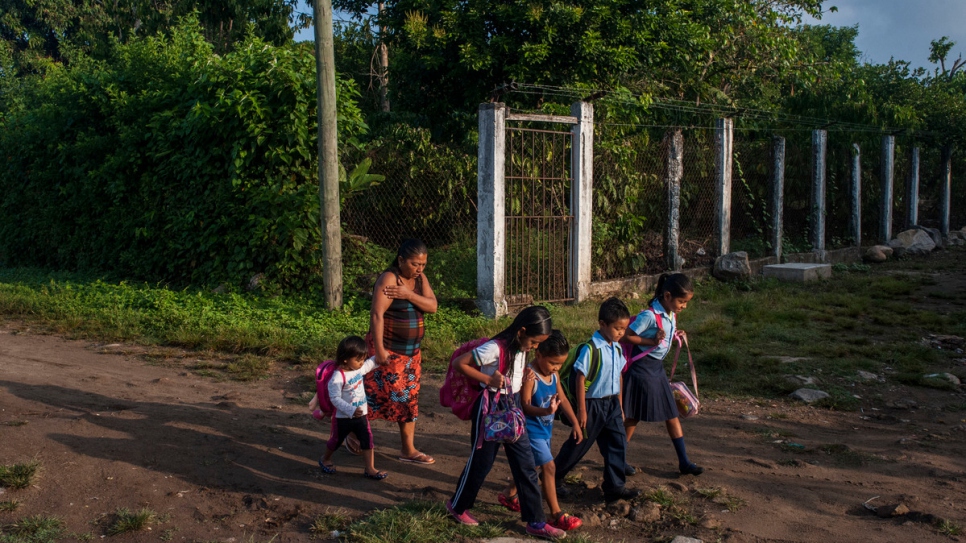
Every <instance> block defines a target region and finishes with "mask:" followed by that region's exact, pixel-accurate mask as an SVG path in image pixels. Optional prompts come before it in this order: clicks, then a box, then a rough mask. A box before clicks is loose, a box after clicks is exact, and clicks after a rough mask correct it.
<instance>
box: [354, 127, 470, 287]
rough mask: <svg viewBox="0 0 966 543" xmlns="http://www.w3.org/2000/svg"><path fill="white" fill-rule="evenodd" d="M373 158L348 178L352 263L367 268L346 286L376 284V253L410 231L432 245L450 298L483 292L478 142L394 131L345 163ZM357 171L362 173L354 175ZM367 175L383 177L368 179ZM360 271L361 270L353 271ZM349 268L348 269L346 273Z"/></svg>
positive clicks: (433, 266) (436, 275) (432, 262)
mask: <svg viewBox="0 0 966 543" xmlns="http://www.w3.org/2000/svg"><path fill="white" fill-rule="evenodd" d="M365 159H369V160H371V161H372V166H371V167H370V169H369V170H368V172H359V171H356V172H353V171H349V172H347V175H346V179H345V180H343V182H342V183H341V185H342V187H341V191H342V198H343V205H342V223H343V229H344V231H345V233H346V234H348V235H349V239H350V241H351V243H350V244H346V243H344V244H343V245H344V247H345V250H344V255H343V256H344V260H345V261H346V265H347V266H350V267H351V266H354V265H358V266H359V267H360V268H362V269H360V270H358V273H356V274H355V276H354V277H347V280H350V281H355V282H357V283H358V284H354V285H351V284H350V285H347V287H349V288H354V289H356V290H358V291H360V292H368V291H369V289H371V288H372V281H373V280H374V277H373V275H372V273H373V272H375V271H379V270H376V269H373V266H374V264H375V263H374V262H372V261H373V260H374V261H376V262H378V263H380V264H381V262H383V261H385V263H386V264H385V265H388V260H389V259H390V258H391V257H392V255H394V254H395V251H396V248H397V247H399V244H400V243H401V242H402V241H403V240H404V239H407V238H418V239H421V240H423V241H424V242H425V243H426V245H427V246H428V247H429V250H430V254H429V262H428V265H427V268H426V274H427V276H428V277H429V278H430V281H431V282H432V285H433V287H434V289H435V290H436V291H437V293H439V294H441V295H442V296H444V297H447V298H473V297H475V296H476V224H477V216H476V185H477V171H476V162H477V156H476V149H475V147H474V148H469V149H468V148H464V147H458V146H446V145H437V144H433V143H431V142H430V141H429V139H428V135H427V134H422V133H412V132H393V133H390V134H389V135H387V136H386V137H384V138H382V139H381V140H379V141H377V142H375V144H374V145H373V146H371V147H370V148H369V149H368V150H367V151H366V152H365V153H363V152H361V151H348V152H347V156H346V158H344V159H343V163H345V164H360V163H362V162H363V161H364V160H365ZM353 174H355V176H354V175H353ZM365 174H369V175H381V176H384V179H383V180H382V181H378V182H376V183H372V184H369V183H368V182H367V181H368V180H369V179H368V178H366V177H365ZM349 272H350V273H355V270H349ZM347 275H348V273H347Z"/></svg>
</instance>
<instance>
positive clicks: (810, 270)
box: [762, 264, 832, 283]
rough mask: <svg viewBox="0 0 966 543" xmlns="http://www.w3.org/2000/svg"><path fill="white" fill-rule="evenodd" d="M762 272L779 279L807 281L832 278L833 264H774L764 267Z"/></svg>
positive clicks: (797, 281)
mask: <svg viewBox="0 0 966 543" xmlns="http://www.w3.org/2000/svg"><path fill="white" fill-rule="evenodd" d="M762 274H763V275H764V276H765V277H774V278H775V279H778V280H779V281H789V282H794V283H806V282H808V281H817V280H819V279H829V278H831V277H832V266H831V265H829V264H772V265H771V266H765V267H764V268H762Z"/></svg>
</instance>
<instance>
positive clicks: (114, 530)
mask: <svg viewBox="0 0 966 543" xmlns="http://www.w3.org/2000/svg"><path fill="white" fill-rule="evenodd" d="M157 520H158V514H157V513H155V512H154V511H152V510H150V509H140V510H138V511H131V510H130V509H126V508H123V507H122V508H119V509H118V510H117V511H115V512H114V519H113V520H112V521H111V524H110V526H108V527H107V535H112V536H113V535H119V534H124V533H127V532H139V531H141V530H143V529H145V528H147V527H148V526H150V525H151V524H154V523H155V522H156V521H157Z"/></svg>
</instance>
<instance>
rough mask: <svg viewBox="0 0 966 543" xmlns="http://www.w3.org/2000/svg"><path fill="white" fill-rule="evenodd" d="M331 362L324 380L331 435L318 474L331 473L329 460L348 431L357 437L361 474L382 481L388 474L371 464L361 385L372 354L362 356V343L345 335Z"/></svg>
mask: <svg viewBox="0 0 966 543" xmlns="http://www.w3.org/2000/svg"><path fill="white" fill-rule="evenodd" d="M335 362H336V365H337V366H338V369H337V370H336V371H335V372H334V373H333V374H332V378H331V379H330V380H329V383H328V390H329V400H330V401H331V402H332V406H333V407H335V414H334V416H333V417H332V436H331V437H329V441H328V443H326V445H325V448H326V450H325V454H324V455H323V456H322V458H320V459H319V468H321V469H322V473H330V474H331V473H335V465H334V464H333V463H332V453H334V452H335V451H336V450H338V448H339V447H340V446H341V445H342V442H343V441H345V438H346V436H348V435H349V434H350V433H352V434H355V436H356V437H357V438H359V443H360V445H361V446H360V448H361V449H362V456H363V458H364V459H365V461H366V470H365V471H364V472H363V475H364V476H365V477H367V478H369V479H375V480H382V479H385V478H386V476H387V475H388V474H387V473H386V472H384V471H379V470H377V469H376V466H375V455H374V454H373V450H372V429H371V428H370V427H369V419H368V418H367V417H366V413H367V412H368V409H369V408H368V404H367V403H366V389H365V388H364V386H363V384H362V379H363V377H364V376H365V374H367V373H369V372H370V371H372V370H374V369H375V368H376V359H375V357H372V358H369V359H366V342H365V340H364V339H362V338H361V337H359V336H349V337H347V338H345V339H343V340H342V341H341V342H340V343H339V347H338V349H336V354H335Z"/></svg>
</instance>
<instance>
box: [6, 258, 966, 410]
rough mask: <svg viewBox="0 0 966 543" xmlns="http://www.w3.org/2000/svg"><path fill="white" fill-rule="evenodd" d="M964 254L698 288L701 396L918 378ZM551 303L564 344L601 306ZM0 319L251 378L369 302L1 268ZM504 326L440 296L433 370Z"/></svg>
mask: <svg viewBox="0 0 966 543" xmlns="http://www.w3.org/2000/svg"><path fill="white" fill-rule="evenodd" d="M964 256H966V254H964V252H963V251H960V250H956V251H946V252H944V253H941V254H939V255H936V256H934V257H930V258H929V259H925V260H907V261H899V262H896V263H892V264H888V265H885V266H883V267H877V268H875V269H869V268H868V267H864V266H851V267H839V268H838V269H837V270H836V272H835V275H834V278H833V279H832V280H831V281H825V282H821V283H812V284H809V285H794V284H785V283H778V282H775V281H765V280H755V281H749V282H743V283H729V284H723V283H719V282H717V281H714V280H705V281H702V282H700V283H698V284H697V286H696V296H695V299H694V300H693V301H692V302H691V304H690V306H689V307H688V308H687V309H686V310H685V311H684V312H683V313H682V314H681V315H680V325H681V327H682V328H683V329H685V330H687V331H688V332H689V337H690V339H691V347H692V349H693V352H694V355H695V359H696V365H697V367H698V371H699V375H700V379H701V385H702V386H701V390H702V392H703V393H705V394H712V395H714V394H723V395H739V396H745V395H747V396H762V395H764V396H772V397H774V396H779V395H783V394H787V393H788V392H790V391H791V390H793V389H794V388H795V385H794V384H793V383H790V382H789V381H788V380H787V379H786V378H785V377H784V376H785V375H787V374H803V375H804V374H808V375H811V376H816V377H819V378H821V379H822V380H823V381H825V383H826V385H825V388H826V389H827V391H828V392H830V394H832V398H831V399H830V400H829V401H828V402H827V403H828V406H829V407H833V408H840V409H852V408H854V407H855V403H856V400H855V399H854V398H853V397H852V394H850V392H849V390H848V387H847V379H846V378H847V377H848V376H854V375H855V373H856V372H857V371H858V370H866V371H870V372H873V373H883V372H885V373H886V374H888V375H889V376H890V379H892V380H894V381H896V382H901V383H905V384H923V383H922V382H921V376H922V375H924V374H925V373H926V372H927V371H929V370H931V369H934V368H947V367H948V366H949V365H948V364H946V362H947V360H946V359H947V357H948V356H950V353H948V352H945V351H940V350H937V349H935V348H932V347H930V346H928V345H926V344H924V343H923V342H922V341H921V340H922V338H923V337H925V336H927V335H928V334H951V335H959V336H966V292H963V289H946V290H944V289H943V288H942V285H941V284H939V279H937V278H936V277H935V276H934V275H933V273H932V272H933V271H935V270H939V271H940V272H943V271H945V272H947V273H948V272H954V273H958V274H960V275H962V276H966V262H964V261H966V259H964V258H963V257H964ZM926 270H929V273H926ZM947 290H948V292H947ZM648 297H649V293H640V294H639V298H638V299H637V300H630V303H629V305H630V308H631V310H632V311H637V310H639V309H640V308H641V307H643V305H644V302H645V301H646V299H647V298H648ZM939 305H941V306H942V311H939V310H937V309H936V307H938V306H939ZM552 312H553V315H554V323H555V326H556V327H557V328H560V329H562V330H563V332H564V333H565V335H566V336H567V337H568V338H569V339H570V340H571V343H572V344H576V343H578V342H580V341H583V340H584V339H586V338H587V337H589V336H590V334H591V333H592V332H593V330H594V329H596V321H597V305H596V304H595V303H589V304H581V305H577V306H560V307H553V308H552ZM0 316H3V317H4V318H7V319H11V320H16V321H20V322H22V323H24V325H26V326H29V327H31V328H32V329H39V330H42V331H49V332H52V333H57V334H62V335H66V336H68V337H74V338H85V339H91V340H95V341H102V342H125V343H134V344H142V345H148V346H171V347H180V348H185V349H188V350H194V351H205V352H210V353H213V355H214V356H215V358H217V357H219V356H223V357H224V358H225V362H224V363H221V364H219V363H214V364H208V366H207V367H201V368H197V369H198V370H199V372H200V373H202V374H204V373H205V371H210V370H212V369H223V370H225V371H226V373H227V374H228V377H231V378H235V379H239V380H254V379H258V378H260V377H264V376H266V375H268V374H269V373H271V368H272V364H273V363H277V362H287V363H289V364H290V365H294V366H297V367H298V366H301V365H309V366H311V365H314V364H315V363H317V362H318V361H321V360H323V359H325V358H328V357H331V356H332V353H333V352H334V350H335V346H336V345H337V343H338V342H339V340H340V339H341V338H343V337H344V336H346V335H349V334H359V335H362V334H364V333H365V331H366V330H367V329H368V320H369V302H368V301H367V300H365V299H364V298H362V297H352V298H349V299H348V300H347V303H346V305H345V308H344V309H343V310H341V311H336V312H329V311H325V310H324V309H323V307H322V305H321V303H320V301H319V300H315V299H312V298H310V297H307V296H285V295H279V296H267V295H263V294H251V293H223V294H218V293H214V292H210V291H204V290H191V289H185V290H174V289H170V288H166V287H164V286H159V285H150V284H145V283H132V282H124V281H116V282H111V281H107V280H104V279H99V278H96V277H89V276H83V275H75V274H67V273H62V272H47V271H43V270H36V269H0ZM505 325H506V322H505V321H497V322H493V321H488V320H486V319H484V318H482V317H481V316H479V315H478V314H469V313H466V312H465V311H463V310H462V309H460V308H459V307H458V306H457V305H455V304H449V303H446V301H445V298H444V302H443V303H442V304H441V307H440V311H439V312H438V313H437V314H435V315H429V316H427V321H426V339H425V343H424V361H425V364H426V369H427V371H430V372H437V373H438V372H441V371H442V370H443V369H444V368H445V366H446V363H447V361H448V358H449V354H450V353H451V352H452V351H453V349H454V348H455V347H456V346H457V345H458V344H459V343H462V342H464V341H467V340H469V339H472V338H475V337H479V336H481V335H492V334H494V333H496V332H497V331H499V330H500V329H501V328H502V327H503V326H505ZM776 357H785V358H776ZM789 360H791V361H789ZM667 362H668V363H670V358H669V359H668V361H667ZM943 371H948V370H947V369H944V370H943ZM682 377H683V376H682ZM961 377H966V376H962V375H961Z"/></svg>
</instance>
